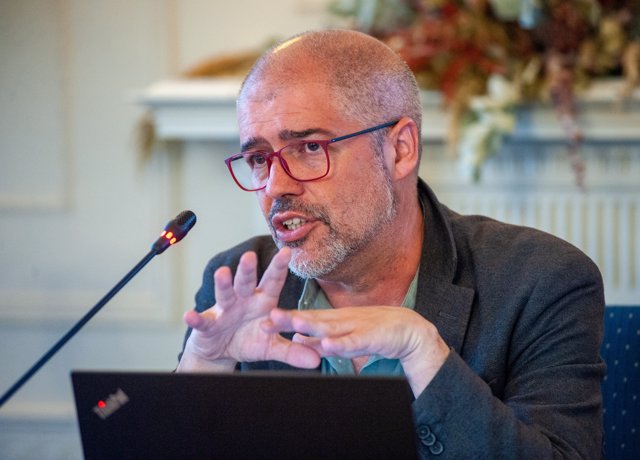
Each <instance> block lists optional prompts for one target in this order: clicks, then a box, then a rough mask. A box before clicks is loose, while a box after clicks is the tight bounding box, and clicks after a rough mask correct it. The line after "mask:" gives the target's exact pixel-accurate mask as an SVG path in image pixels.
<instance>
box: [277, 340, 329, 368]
mask: <svg viewBox="0 0 640 460" xmlns="http://www.w3.org/2000/svg"><path fill="white" fill-rule="evenodd" d="M267 359H274V360H276V361H281V362H283V363H287V364H289V365H290V366H294V367H301V368H304V369H315V368H316V367H318V366H319V365H320V355H319V354H318V353H317V352H316V351H315V350H313V349H312V348H309V347H307V346H305V345H302V344H300V343H295V342H291V341H289V340H287V339H285V338H284V337H281V336H276V337H275V340H274V342H273V344H272V347H271V349H270V352H269V357H268V358H267Z"/></svg>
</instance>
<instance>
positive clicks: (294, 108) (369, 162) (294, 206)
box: [238, 83, 396, 279]
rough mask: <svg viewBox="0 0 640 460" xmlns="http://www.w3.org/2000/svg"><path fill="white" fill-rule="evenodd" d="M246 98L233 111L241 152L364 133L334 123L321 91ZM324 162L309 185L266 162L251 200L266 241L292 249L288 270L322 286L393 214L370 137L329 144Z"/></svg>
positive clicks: (294, 89) (334, 113)
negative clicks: (326, 167) (262, 181)
mask: <svg viewBox="0 0 640 460" xmlns="http://www.w3.org/2000/svg"><path fill="white" fill-rule="evenodd" d="M252 93H253V94H254V95H257V96H256V97H252V96H248V97H246V98H244V100H243V101H242V103H241V104H239V109H238V117H239V124H240V140H241V142H242V145H243V146H245V145H247V144H248V143H250V145H251V148H249V149H248V150H266V151H275V150H279V149H280V148H282V147H283V146H285V145H288V144H290V143H293V142H297V141H300V140H325V139H330V138H332V137H336V136H340V135H344V134H349V133H351V132H355V131H358V130H361V129H364V128H367V127H368V126H361V125H359V124H357V123H354V122H350V121H347V120H345V119H344V118H342V116H341V114H340V112H339V111H338V110H337V108H336V106H335V104H333V103H332V101H334V100H335V99H334V98H333V96H332V94H331V91H330V90H329V88H328V87H327V86H325V85H323V84H319V83H306V84H291V85H288V86H287V87H286V88H280V89H278V88H273V87H271V86H270V85H268V84H264V83H263V84H262V85H261V86H260V88H259V89H258V90H257V91H253V92H252ZM262 94H269V97H268V98H262V97H261V95H262ZM384 121H386V120H380V121H379V123H381V122H384ZM329 157H330V164H331V167H330V171H329V174H328V175H327V176H326V177H324V178H322V179H320V180H317V181H313V182H299V181H296V180H294V179H293V178H291V177H289V176H288V175H287V174H286V172H285V171H284V170H283V169H282V166H281V165H280V163H279V162H278V161H277V160H275V159H274V160H275V161H274V162H273V164H272V165H271V170H270V175H269V181H268V183H267V186H266V188H265V189H263V190H260V191H258V192H256V193H257V197H258V201H259V204H260V207H261V210H262V213H263V215H264V216H265V219H266V220H267V223H268V225H269V227H270V229H271V233H272V236H273V239H274V241H275V242H276V244H277V245H278V247H283V246H289V247H291V248H292V260H291V263H290V268H291V270H292V271H293V272H294V273H296V274H297V275H299V276H302V277H311V278H321V279H322V278H327V279H330V278H331V275H332V274H334V275H335V274H336V273H337V272H342V271H343V270H344V269H347V267H348V264H349V262H350V261H352V260H353V258H354V257H357V255H358V254H359V253H360V252H362V251H363V250H366V249H367V247H368V245H369V244H370V243H371V242H372V241H373V240H374V239H375V238H376V236H377V234H378V233H379V230H380V228H382V227H383V226H384V225H386V224H388V223H389V222H390V221H391V220H392V219H393V218H394V217H395V213H396V209H395V199H394V192H393V187H392V183H391V179H390V176H389V174H388V172H387V170H386V169H385V168H384V166H383V160H382V159H381V158H380V156H379V155H376V153H375V152H374V150H373V148H372V139H371V134H367V135H363V136H358V137H355V138H352V139H347V140H344V141H339V142H336V143H335V144H329ZM343 264H346V265H343Z"/></svg>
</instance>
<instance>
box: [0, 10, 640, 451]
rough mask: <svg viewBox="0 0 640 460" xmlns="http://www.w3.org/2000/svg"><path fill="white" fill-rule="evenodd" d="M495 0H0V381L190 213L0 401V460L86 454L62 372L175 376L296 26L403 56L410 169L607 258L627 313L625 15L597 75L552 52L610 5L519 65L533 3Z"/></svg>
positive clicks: (631, 286)
mask: <svg viewBox="0 0 640 460" xmlns="http://www.w3.org/2000/svg"><path fill="white" fill-rule="evenodd" d="M449 3H453V4H456V5H458V6H462V7H465V8H467V7H468V9H467V10H464V11H465V12H467V11H470V12H471V13H470V15H468V16H457V13H458V12H459V11H454V10H452V9H451V8H449V7H448V5H446V4H449ZM490 3H491V6H492V7H493V10H492V12H491V14H489V13H487V10H486V9H483V8H486V6H487V2H419V1H408V2H403V1H387V2H383V1H380V2H376V1H366V0H363V1H338V2H335V1H334V2H331V1H328V0H270V1H269V2H263V1H261V0H235V1H232V2H227V1H222V0H127V1H125V0H0V59H1V61H0V62H1V64H0V230H1V232H2V234H1V235H2V238H1V239H0V273H1V274H0V368H1V369H2V371H1V372H0V392H1V393H4V391H5V390H6V389H8V388H9V387H10V385H11V384H12V383H13V382H14V381H15V380H17V379H18V378H19V377H20V376H21V375H22V374H23V373H24V372H25V371H26V370H27V369H28V368H29V367H30V366H31V364H32V363H33V362H35V361H36V360H37V359H38V358H40V356H41V355H42V354H43V353H44V352H45V351H46V350H47V349H48V348H49V347H50V346H52V345H53V344H54V343H55V341H56V340H57V339H58V338H59V337H60V336H62V335H63V334H64V333H65V332H66V331H67V330H68V329H69V328H70V327H71V326H72V325H73V324H74V323H75V322H76V321H77V320H78V319H79V318H80V317H81V316H82V315H83V314H84V313H85V312H86V311H88V310H89V308H90V307H91V306H93V305H94V304H95V303H96V302H97V301H98V300H99V299H100V298H101V297H102V296H103V295H104V294H105V293H106V292H107V291H108V290H109V289H110V288H111V287H112V286H113V285H114V284H115V283H116V282H117V281H119V280H120V279H121V278H122V276H124V274H125V273H126V272H127V271H128V270H129V269H130V268H131V267H132V266H133V265H134V264H136V263H137V262H138V261H139V260H140V259H142V257H143V256H144V255H145V254H146V253H147V252H148V250H149V246H150V244H151V243H152V242H153V241H155V239H156V238H157V236H158V234H159V233H160V231H161V230H162V228H163V227H164V225H165V224H166V223H167V221H169V220H170V219H172V218H173V217H174V216H175V215H176V214H178V212H180V211H181V210H183V209H192V210H193V211H194V212H195V213H196V214H197V215H198V223H197V224H196V226H195V228H194V229H193V230H192V232H191V233H190V235H189V236H188V237H187V238H186V239H185V240H184V241H183V242H181V243H180V244H179V245H178V246H176V247H175V248H171V249H170V250H168V251H167V252H165V253H164V254H162V255H160V256H158V257H157V258H156V259H154V260H153V261H152V262H151V263H150V265H149V266H147V268H145V269H144V271H143V272H141V273H140V274H139V275H138V276H137V277H136V278H135V279H134V280H133V281H132V282H131V283H130V284H129V285H128V286H127V287H126V288H125V289H124V290H123V291H122V292H121V293H120V294H119V295H118V296H117V297H116V298H115V299H114V300H113V301H112V302H111V303H110V304H108V305H107V306H106V307H105V308H104V309H103V311H102V312H101V313H100V314H99V315H98V316H97V317H96V318H94V319H93V320H92V321H91V322H90V323H89V324H88V325H87V326H85V327H84V329H83V330H82V331H80V333H79V334H78V335H77V336H76V337H75V338H74V339H72V341H71V342H69V343H68V344H67V345H66V346H65V347H64V348H63V349H62V351H60V352H59V353H58V354H57V355H56V356H55V357H54V358H53V359H52V360H51V361H50V362H49V363H48V364H47V365H46V366H45V367H44V368H43V369H42V370H41V371H40V372H39V373H38V374H36V375H35V377H33V379H32V380H31V381H30V382H28V383H27V384H26V385H25V386H24V387H23V388H22V389H21V390H20V391H19V392H18V393H17V394H16V395H15V396H14V397H13V398H12V399H11V400H10V401H9V402H8V403H7V404H6V405H5V406H4V407H2V408H1V409H0V458H3V459H18V458H24V459H31V458H47V459H58V458H59V459H63V458H64V459H67V458H81V457H82V454H81V445H80V439H79V435H78V429H77V425H76V419H75V413H74V406H73V397H72V390H71V383H70V377H69V373H70V371H71V370H73V369H118V370H123V369H136V370H160V371H171V370H173V369H174V368H175V366H176V363H177V354H178V352H179V351H180V349H181V346H182V337H183V334H184V327H183V324H182V320H181V316H182V314H183V313H184V311H186V310H187V309H189V308H191V307H192V306H193V301H192V299H193V295H194V293H195V291H196V290H197V288H198V286H199V285H200V282H201V273H202V269H203V268H204V265H205V264H206V262H207V260H208V259H209V258H210V257H212V256H213V255H214V254H216V253H217V252H220V251H222V250H224V249H226V248H228V247H230V246H232V245H234V244H236V243H237V242H240V241H242V240H244V239H245V238H247V237H249V236H252V235H255V234H257V233H264V232H265V231H266V228H265V226H264V224H263V223H262V217H261V216H260V215H259V213H258V210H257V206H256V204H255V198H254V197H253V195H252V194H248V193H246V192H242V191H240V190H239V189H237V187H236V186H235V185H234V184H233V182H232V181H231V179H230V178H229V177H228V175H227V172H226V169H225V167H224V163H223V162H222V160H223V158H224V157H225V156H226V155H228V154H231V153H233V152H234V151H235V150H236V149H237V147H238V141H237V127H236V122H235V107H234V98H235V94H236V92H237V89H238V86H239V81H240V80H239V79H240V78H241V76H242V74H243V72H244V71H245V69H246V68H247V66H248V65H250V63H251V62H252V59H253V58H254V57H255V55H256V54H257V53H259V52H260V51H261V50H262V49H264V48H265V47H266V46H268V45H269V44H270V43H272V42H273V40H276V39H280V38H285V37H287V36H289V35H292V34H295V33H298V32H302V31H305V30H309V29H317V28H323V27H332V26H346V27H353V28H360V29H364V30H367V31H368V32H370V33H372V34H374V35H376V36H379V37H380V38H382V39H385V40H386V41H387V42H388V43H389V44H390V45H392V46H394V48H395V49H397V50H398V52H400V53H401V54H403V56H404V57H405V59H407V61H408V62H410V64H412V68H413V69H414V70H415V71H416V74H417V75H418V76H419V80H420V82H421V84H422V85H423V87H424V89H425V92H424V98H423V104H424V111H425V121H424V127H423V131H424V144H425V154H424V159H423V162H422V165H421V176H422V177H423V178H425V179H426V180H427V181H428V182H429V183H430V184H431V185H432V187H433V188H434V189H435V190H436V193H437V194H438V195H439V197H440V199H441V201H443V202H444V203H446V204H448V205H449V206H450V207H452V208H454V209H455V210H458V211H460V212H465V213H481V214H487V215H491V216H493V217H496V218H499V219H502V220H506V221H510V222H514V223H519V224H524V225H529V226H534V227H537V228H541V229H543V230H545V231H549V232H551V233H554V234H556V235H558V236H560V237H562V238H565V239H568V240H569V241H571V242H572V243H574V244H575V245H577V246H578V247H580V248H581V249H583V250H584V251H585V252H587V254H588V255H589V256H591V257H592V258H593V259H594V260H595V261H596V263H597V264H598V266H599V267H600V269H601V270H602V272H603V275H604V278H605V284H606V296H607V304H608V305H610V306H613V305H622V306H633V305H636V306H638V305H640V241H639V235H640V130H639V129H638V126H639V125H640V111H639V110H638V108H639V107H640V106H639V104H638V102H639V101H640V95H639V94H638V91H637V89H635V88H634V85H635V83H637V81H634V80H633V78H634V73H633V72H634V69H636V70H637V68H636V67H634V65H635V64H637V66H640V60H638V57H637V55H634V54H633V53H634V52H636V51H634V49H631V51H629V48H627V46H626V45H628V44H630V43H633V38H634V37H635V35H633V34H634V33H635V32H634V30H635V29H633V27H634V25H633V21H629V20H628V19H625V17H623V16H620V17H618V16H615V21H613V22H614V23H615V24H613V25H612V26H611V27H613V28H614V29H615V27H614V26H615V25H616V24H618V25H619V26H620V27H619V29H621V30H622V32H624V34H625V35H623V36H619V35H615V34H612V35H611V37H609V38H600V39H598V40H595V41H593V43H592V46H594V47H595V51H592V53H594V55H595V56H603V55H605V51H606V52H609V51H610V49H611V48H612V47H613V48H615V47H614V45H615V44H618V48H616V49H615V50H614V51H612V52H611V53H612V54H613V55H615V58H612V59H614V63H613V64H611V65H610V66H609V67H607V64H606V63H605V64H602V63H600V64H598V65H597V66H596V64H594V63H591V64H584V62H587V61H584V62H583V61H580V62H582V64H579V62H578V60H577V58H576V60H568V61H567V60H566V59H565V58H566V56H567V53H566V51H567V47H569V51H570V52H569V53H568V54H569V55H572V52H573V51H575V50H576V49H578V48H580V49H582V46H581V45H582V44H585V43H587V42H588V39H589V38H593V37H600V35H601V33H602V34H604V33H605V32H606V31H608V30H609V29H606V30H605V31H601V29H604V27H600V25H601V24H602V23H603V21H602V19H603V18H604V16H594V14H595V13H594V12H593V11H591V10H585V9H584V8H582V7H583V6H584V4H587V3H589V4H597V3H600V4H601V5H600V6H601V8H600V10H599V11H601V12H602V11H603V8H605V9H606V5H607V4H613V6H612V8H613V7H616V8H614V9H615V11H618V10H620V7H619V5H616V4H615V3H616V2H580V1H578V2H575V5H578V6H580V8H581V9H579V12H581V14H582V13H584V12H585V11H587V13H588V14H587V16H585V17H587V18H590V19H588V21H587V22H586V23H585V24H586V25H585V27H586V29H585V30H586V31H585V30H582V29H580V28H578V29H577V30H576V31H575V34H574V35H572V37H574V38H575V40H576V43H573V44H571V43H569V44H567V43H559V44H558V43H552V42H550V41H545V39H544V37H543V38H540V37H538V39H537V41H532V42H531V43H529V45H527V46H530V48H526V46H525V47H524V48H520V49H519V51H517V52H514V51H513V49H510V50H509V51H508V52H507V54H508V53H512V54H511V56H514V55H516V56H519V57H523V56H528V59H527V60H520V61H522V62H520V61H517V60H516V61H517V62H516V61H514V60H508V59H503V58H504V57H505V52H506V51H505V49H506V48H505V47H506V46H507V44H513V43H515V41H516V40H515V39H514V38H513V37H516V35H513V34H514V33H519V32H514V29H513V24H514V23H518V24H520V25H522V26H525V25H527V24H529V25H528V26H527V27H529V30H531V27H532V24H534V25H535V24H541V23H540V22H536V21H539V17H542V16H540V15H542V13H543V12H541V11H538V10H535V8H534V9H525V8H524V6H526V5H528V4H530V3H532V2H527V1H523V2H519V1H495V2H490ZM533 3H534V4H537V2H533ZM552 3H553V2H552ZM565 3H570V4H574V2H565ZM618 3H619V2H618ZM623 3H624V2H623ZM627 3H629V4H633V5H635V3H634V2H627ZM443 4H444V5H445V6H447V8H444V9H443ZM483 5H484V6H483ZM523 5H524V6H523ZM633 5H632V6H633ZM610 6H611V5H610ZM425 8H426V10H425ZM429 8H437V9H438V14H437V15H426V16H424V17H423V19H420V14H422V13H424V12H425V11H427V10H429ZM476 8H480V9H476ZM634 8H635V6H634ZM460 11H461V10H460ZM576 11H578V10H576ZM612 11H613V10H612ZM634 11H635V10H631V12H632V13H633V12H634ZM497 12H499V13H500V14H501V15H503V16H500V15H498V14H497ZM525 13H526V14H525ZM562 13H563V14H565V16H566V15H569V16H570V15H571V14H575V11H573V12H572V11H569V12H566V11H565V12H562ZM565 16H559V17H560V19H559V21H560V22H559V23H553V24H552V25H553V26H554V27H555V26H557V25H558V24H560V25H561V24H562V18H563V17H565ZM454 17H455V20H453V19H451V18H454ZM607 17H608V16H607ZM612 17H613V16H612ZM631 17H632V18H634V17H635V18H637V17H638V16H637V15H635V16H634V15H633V14H632V15H631ZM416 18H418V19H416ZM487 18H489V19H490V21H487ZM594 18H595V19H594ZM448 21H453V22H451V23H449V22H448ZM474 21H475V22H474ZM527 21H530V22H529V23H527ZM616 21H617V22H616ZM570 22H571V21H570ZM571 23H575V22H571ZM495 24H502V25H504V27H502V26H501V27H498V28H496V27H495ZM448 26H451V27H448ZM623 26H624V27H623ZM542 29H544V28H541V29H540V30H542ZM447 30H449V31H451V30H454V31H455V33H454V38H455V37H458V38H460V37H466V38H465V39H464V40H461V41H455V40H454V41H455V43H454V42H452V41H451V40H452V37H451V36H450V35H448V34H447V33H446V31H447ZM550 30H551V32H549V31H547V32H545V33H546V34H550V35H546V36H555V35H556V34H555V32H554V30H556V29H553V28H552V29H550ZM434 31H440V32H438V33H436V32H434ZM618 32H620V30H619V31H618ZM425 34H426V35H427V37H426V38H425ZM517 36H518V37H519V36H520V35H517ZM505 37H506V39H505ZM525 38H526V37H525ZM425 40H426V41H425ZM523 40H524V41H522V42H520V41H518V43H519V44H522V43H524V44H525V45H526V43H527V42H526V39H523ZM616 40H617V41H616ZM474 42H475V43H476V45H477V44H478V43H480V44H481V46H479V47H477V48H480V49H481V50H484V51H483V53H481V55H478V52H479V51H478V49H470V48H469V46H468V45H469V43H474ZM485 43H486V46H485ZM611 43H613V45H612V44H611ZM501 46H502V48H501ZM523 46H524V45H523ZM607 46H609V47H608V48H607ZM572 47H573V48H572ZM523 50H526V53H531V54H526V53H525V51H523ZM607 50H609V51H607ZM494 51H495V52H494ZM554 51H558V52H560V58H558V55H557V53H556V54H554ZM587 51H588V50H587ZM625 52H626V53H628V54H629V55H630V56H631V57H628V56H627V55H626V54H625ZM585 53H586V51H585ZM460 55H463V56H466V57H465V59H466V60H463V61H459V60H455V59H454V58H453V57H452V56H460ZM443 56H445V57H447V56H448V57H449V58H448V60H447V59H446V58H443ZM586 56H587V57H588V54H587V55H586ZM624 56H627V57H626V59H627V61H628V63H627V67H625V66H624V65H623V63H624V62H627V61H624V59H625V57H624ZM574 57H575V56H574ZM529 58H530V59H529ZM536 59H538V61H536ZM585 59H586V58H585ZM616 59H617V60H616ZM634 59H635V60H634ZM436 61H437V62H438V63H439V64H438V65H431V64H432V63H434V62H436ZM589 62H590V61H589ZM634 63H635V64H634ZM507 64H508V65H507ZM581 65H582V67H580V66H581ZM598 66H599V67H598ZM558 69H559V70H558ZM575 69H581V72H577V71H576V72H574V70H575ZM635 76H636V77H637V74H635Z"/></svg>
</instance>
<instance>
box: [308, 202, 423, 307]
mask: <svg viewBox="0 0 640 460" xmlns="http://www.w3.org/2000/svg"><path fill="white" fill-rule="evenodd" d="M413 197H415V195H413ZM423 233H424V221H423V217H422V209H421V206H420V203H419V201H418V199H417V197H415V198H413V199H412V200H411V203H407V204H406V205H404V206H401V207H400V208H399V209H398V216H397V218H396V219H395V220H394V222H392V223H391V224H389V225H388V226H387V227H386V228H385V229H383V230H382V231H381V232H380V234H379V235H378V237H376V238H375V240H374V241H372V242H371V243H370V244H369V245H368V246H367V247H366V248H364V249H363V250H362V251H360V252H359V253H358V254H355V255H354V256H352V257H351V258H350V259H349V260H348V261H345V264H343V265H342V266H341V267H340V268H339V269H338V270H337V271H336V272H334V273H332V276H331V277H329V278H325V279H319V280H317V281H318V284H319V285H320V286H321V287H322V290H323V291H324V293H325V295H326V296H327V298H328V300H329V301H330V302H331V305H332V306H333V307H334V308H340V307H344V306H362V305H401V304H402V301H403V300H404V297H405V295H406V293H407V290H408V289H409V285H410V284H411V281H412V280H413V278H414V276H415V274H416V271H417V270H418V267H419V265H420V257H421V254H422V240H423V236H424V235H423Z"/></svg>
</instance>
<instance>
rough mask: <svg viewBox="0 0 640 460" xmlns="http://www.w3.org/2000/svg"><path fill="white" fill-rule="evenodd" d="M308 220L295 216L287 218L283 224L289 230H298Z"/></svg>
mask: <svg viewBox="0 0 640 460" xmlns="http://www.w3.org/2000/svg"><path fill="white" fill-rule="evenodd" d="M306 222H307V221H306V220H304V219H300V218H299V217H294V218H293V219H287V220H285V221H283V222H282V226H283V227H284V228H286V229H287V230H296V229H298V228H300V227H302V226H303V225H304V224H305V223H306Z"/></svg>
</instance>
